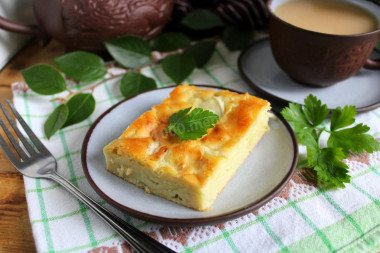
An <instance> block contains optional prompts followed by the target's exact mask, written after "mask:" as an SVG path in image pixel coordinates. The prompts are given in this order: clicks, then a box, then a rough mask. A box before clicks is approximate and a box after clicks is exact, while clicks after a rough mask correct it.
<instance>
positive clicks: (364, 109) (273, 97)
mask: <svg viewBox="0 0 380 253" xmlns="http://www.w3.org/2000/svg"><path fill="white" fill-rule="evenodd" d="M266 41H268V42H269V38H264V39H260V40H258V41H256V42H254V43H253V44H252V45H250V46H249V47H247V48H245V49H244V50H243V51H242V52H241V53H240V55H239V59H238V69H239V72H240V75H241V76H242V78H243V80H244V81H245V82H246V83H247V84H248V85H249V86H250V87H251V88H252V89H253V90H255V91H256V92H257V93H259V94H260V95H261V96H263V97H264V98H266V99H268V100H271V101H274V102H275V103H277V104H279V105H281V106H287V105H288V104H289V103H293V101H290V100H286V99H283V98H281V97H278V96H276V95H274V94H272V93H270V92H268V91H266V90H264V89H262V88H261V87H260V86H258V85H257V84H255V83H254V82H253V81H252V80H251V79H249V77H248V76H247V75H246V74H245V72H244V70H243V63H242V62H243V57H244V55H245V54H246V52H247V51H249V50H251V48H253V47H255V46H256V45H257V44H259V43H265V42H266ZM269 43H270V42H269ZM375 71H376V70H375ZM305 87H306V86H305ZM321 89H323V88H321ZM378 107H380V101H379V102H376V103H374V104H371V105H367V106H364V107H356V112H358V113H362V112H368V111H370V110H373V109H376V108H378ZM328 109H329V110H330V111H332V110H334V109H335V108H328Z"/></svg>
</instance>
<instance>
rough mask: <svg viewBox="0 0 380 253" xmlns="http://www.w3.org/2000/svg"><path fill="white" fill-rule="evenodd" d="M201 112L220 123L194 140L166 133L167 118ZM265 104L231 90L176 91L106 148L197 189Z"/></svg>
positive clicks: (186, 86)
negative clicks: (214, 116)
mask: <svg viewBox="0 0 380 253" xmlns="http://www.w3.org/2000/svg"><path fill="white" fill-rule="evenodd" d="M190 106H193V107H202V108H203V109H208V110H211V111H213V112H214V113H216V114H218V115H219V121H218V123H217V124H216V125H215V127H214V128H212V129H209V130H208V134H207V135H205V136H204V137H203V138H201V139H198V140H189V141H183V140H181V139H179V138H178V137H177V136H175V135H174V134H170V133H168V134H164V133H163V130H165V129H166V128H167V127H168V125H169V117H170V116H171V115H172V114H173V113H176V112H178V111H179V110H182V109H185V108H188V107H190ZM269 107H270V104H269V102H268V101H266V100H263V99H260V98H257V97H254V96H250V95H249V94H248V93H246V94H238V93H235V92H231V91H226V90H223V91H215V90H209V89H200V88H197V87H195V86H188V85H184V86H181V85H180V86H177V87H176V88H175V89H174V90H173V91H172V92H171V93H170V97H168V98H166V99H165V100H164V101H163V102H162V103H161V104H160V105H155V106H153V108H152V110H150V111H148V112H145V113H144V114H142V115H141V116H140V117H139V118H138V119H137V120H135V121H134V122H133V123H132V124H131V125H130V126H129V127H128V128H127V129H126V130H125V131H124V133H123V134H122V135H121V136H120V137H119V138H118V139H116V140H114V141H113V142H111V143H110V144H109V145H108V146H106V147H105V149H108V150H112V152H113V153H115V154H118V155H120V156H123V155H127V156H129V157H132V158H133V159H135V160H136V161H137V162H138V163H139V164H141V165H143V166H145V167H149V168H151V169H152V170H155V169H157V168H160V169H161V170H162V169H165V170H167V171H170V173H172V174H173V173H174V174H175V175H173V176H175V177H176V178H178V180H180V181H183V182H185V183H187V184H189V185H192V186H195V187H201V186H202V185H204V184H205V183H206V182H207V179H208V178H209V177H210V176H211V175H212V174H213V170H214V168H216V167H217V164H218V163H219V162H220V161H221V160H222V159H224V158H225V157H226V153H228V151H229V150H230V149H232V148H233V147H234V145H235V144H236V143H237V142H239V140H240V138H242V137H243V136H244V135H245V134H246V133H247V131H248V130H249V128H250V126H251V125H252V123H253V122H254V121H255V120H256V118H257V117H258V114H259V113H260V111H262V110H263V109H266V110H268V109H269Z"/></svg>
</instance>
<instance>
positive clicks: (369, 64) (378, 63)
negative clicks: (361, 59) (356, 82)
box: [364, 59, 380, 70]
mask: <svg viewBox="0 0 380 253" xmlns="http://www.w3.org/2000/svg"><path fill="white" fill-rule="evenodd" d="M364 68H366V69H374V70H376V69H378V70H379V69H380V59H379V60H372V59H367V61H366V63H365V64H364Z"/></svg>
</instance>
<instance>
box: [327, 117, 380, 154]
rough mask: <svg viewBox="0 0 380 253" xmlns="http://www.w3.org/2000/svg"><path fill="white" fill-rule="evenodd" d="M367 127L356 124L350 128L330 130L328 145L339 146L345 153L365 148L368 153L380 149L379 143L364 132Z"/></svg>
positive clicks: (361, 151) (359, 151) (360, 151)
mask: <svg viewBox="0 0 380 253" xmlns="http://www.w3.org/2000/svg"><path fill="white" fill-rule="evenodd" d="M368 131H369V127H368V126H366V125H363V124H358V125H356V126H354V127H352V128H347V129H343V130H340V131H332V132H331V135H330V137H329V139H328V141H327V145H328V146H329V147H341V148H342V150H343V152H344V153H345V154H348V152H349V151H350V150H351V151H352V152H358V153H363V152H364V150H366V151H367V152H369V153H372V152H374V151H377V150H380V143H379V141H377V140H376V139H375V138H373V136H371V135H369V134H365V133H366V132H368Z"/></svg>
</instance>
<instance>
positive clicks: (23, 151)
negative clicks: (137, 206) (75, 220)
mask: <svg viewBox="0 0 380 253" xmlns="http://www.w3.org/2000/svg"><path fill="white" fill-rule="evenodd" d="M7 103H8V105H9V107H10V108H11V110H12V112H13V114H14V116H15V117H16V119H17V120H18V122H19V123H20V124H21V126H22V128H23V129H24V131H25V133H26V134H27V135H28V136H29V139H30V141H31V142H32V144H33V145H31V144H30V143H29V142H28V140H27V139H26V138H25V137H24V135H23V134H22V133H21V132H20V130H19V129H18V128H17V126H16V123H15V122H14V121H13V120H12V118H11V116H10V115H9V114H8V112H7V111H6V110H5V108H4V106H3V105H2V104H1V103H0V107H1V109H2V111H3V112H4V115H5V117H6V118H7V120H8V121H9V123H10V125H11V126H12V128H13V130H14V131H15V133H16V134H17V136H18V138H19V140H20V141H21V143H22V144H23V146H24V148H22V147H21V146H20V145H19V143H18V141H17V140H16V139H15V138H14V137H13V135H12V134H11V132H10V131H9V129H8V128H7V126H6V125H5V124H4V122H3V120H2V119H1V118H0V125H1V127H2V128H3V129H4V133H5V134H6V136H7V137H8V139H9V141H10V142H11V143H12V145H13V147H14V149H15V150H16V152H17V153H15V152H14V151H13V150H12V148H11V147H10V146H9V145H8V144H7V142H6V141H5V140H4V138H3V137H2V136H1V135H0V146H1V147H2V149H3V150H4V153H5V154H6V155H7V157H8V159H9V160H10V161H11V163H12V164H13V165H14V166H15V168H16V169H17V170H18V171H19V172H21V173H22V174H24V175H25V176H27V177H33V178H47V179H51V180H54V181H55V182H57V183H58V184H60V185H62V186H63V187H64V188H65V189H66V190H68V191H69V192H71V193H72V194H73V195H74V196H75V197H77V198H78V199H80V200H81V201H82V202H83V203H85V204H86V205H87V206H88V207H89V208H90V209H92V210H93V211H94V212H95V213H96V214H98V215H99V216H100V217H101V218H102V219H103V220H104V221H105V222H106V223H108V224H109V225H110V226H111V227H112V228H113V229H115V230H116V231H117V232H118V233H119V234H120V236H121V237H122V238H124V239H125V241H127V242H128V243H129V244H130V245H131V246H132V248H133V249H135V250H136V251H137V252H174V251H172V250H171V249H169V248H167V247H166V246H164V245H162V244H160V243H159V242H157V241H156V240H154V239H152V238H151V237H149V236H147V235H146V234H144V233H143V232H141V231H139V230H138V229H136V228H135V227H133V226H131V225H129V224H128V223H126V222H124V221H123V220H121V219H120V218H118V217H117V216H115V215H113V214H112V213H110V212H109V211H108V210H107V209H105V208H104V207H102V206H101V205H99V204H98V203H96V202H95V201H94V200H92V199H91V198H89V197H88V196H87V195H86V194H84V193H83V192H82V191H81V190H79V189H78V188H77V187H75V186H74V185H73V184H72V183H71V182H69V181H68V180H67V179H65V178H64V177H62V176H61V175H59V174H58V173H57V171H56V169H57V162H56V159H55V158H54V157H53V155H52V154H51V153H50V152H49V151H48V150H47V148H46V147H45V146H44V145H43V144H42V143H41V141H40V140H39V139H38V138H37V136H36V135H35V134H34V133H33V131H32V130H31V129H30V128H29V126H28V125H27V124H26V122H25V121H24V120H23V118H22V117H21V115H20V114H19V113H18V112H17V111H16V109H15V107H14V106H13V105H12V103H11V102H10V101H9V100H8V99H7ZM17 154H18V155H17Z"/></svg>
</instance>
